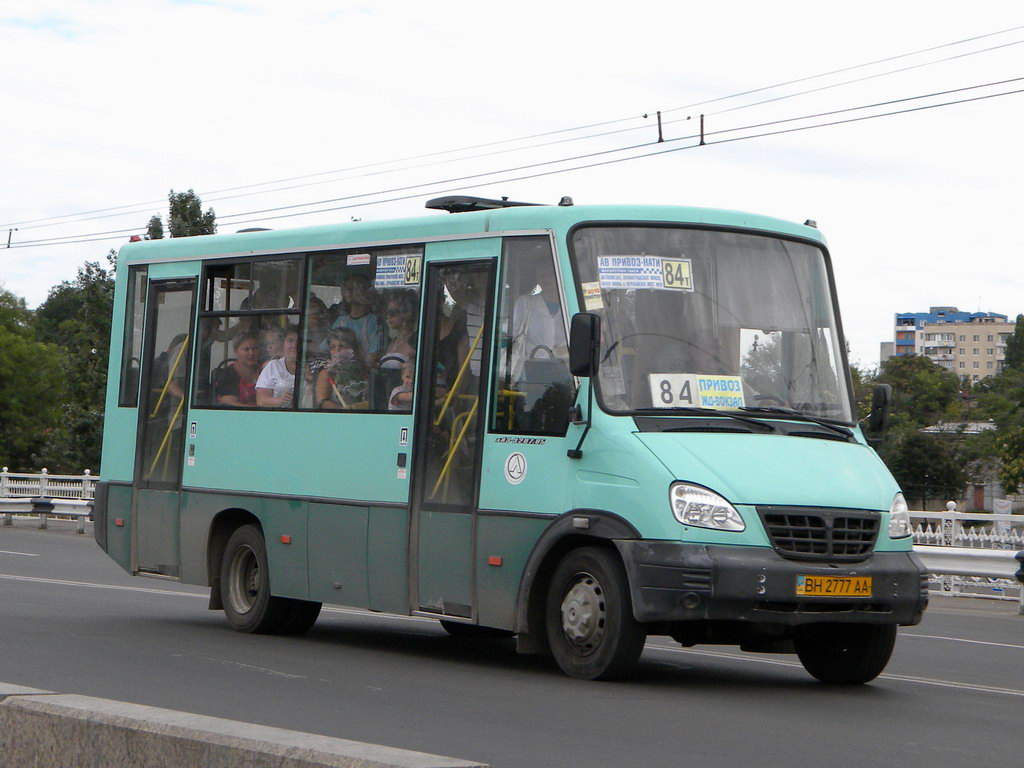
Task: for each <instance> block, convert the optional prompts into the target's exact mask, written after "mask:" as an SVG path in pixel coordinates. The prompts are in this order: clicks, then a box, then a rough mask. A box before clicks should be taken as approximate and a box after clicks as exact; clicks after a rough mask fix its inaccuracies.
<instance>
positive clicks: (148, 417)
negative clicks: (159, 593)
mask: <svg viewBox="0 0 1024 768" xmlns="http://www.w3.org/2000/svg"><path fill="white" fill-rule="evenodd" d="M195 286H196V281H195V280H194V279H187V280H162V281H151V282H150V287H149V301H148V304H147V306H148V307H149V312H148V315H147V317H146V333H145V339H146V348H145V352H144V359H143V369H142V370H143V375H144V383H143V387H142V392H141V395H140V398H139V424H138V432H137V435H136V447H135V473H134V482H133V484H132V487H133V489H132V531H133V534H134V541H133V546H132V557H131V570H132V572H133V573H138V572H140V571H141V572H144V573H153V574H162V575H165V576H172V577H177V576H178V575H179V564H180V559H179V549H178V501H179V497H180V495H181V465H182V447H183V444H184V438H185V421H186V416H187V403H186V393H187V391H188V381H189V377H188V368H189V360H190V359H191V357H192V350H191V348H190V347H191V344H190V342H191V332H192V326H193V322H192V318H193V315H194V311H195V306H194V305H195V302H194V298H195Z"/></svg>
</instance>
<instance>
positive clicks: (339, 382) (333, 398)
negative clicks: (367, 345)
mask: <svg viewBox="0 0 1024 768" xmlns="http://www.w3.org/2000/svg"><path fill="white" fill-rule="evenodd" d="M328 345H329V349H330V353H331V357H330V360H329V361H328V362H327V366H326V367H325V368H323V369H321V370H320V371H319V372H318V373H317V375H316V402H317V407H318V408H328V409H334V410H349V409H354V408H365V407H366V387H367V379H368V375H367V374H368V369H367V367H366V362H365V358H364V357H363V350H362V348H361V347H360V344H359V339H357V338H356V334H355V333H354V332H353V331H352V330H350V329H348V328H336V329H335V330H333V331H331V333H330V336H329V337H328Z"/></svg>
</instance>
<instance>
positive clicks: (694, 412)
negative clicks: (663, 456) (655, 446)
mask: <svg viewBox="0 0 1024 768" xmlns="http://www.w3.org/2000/svg"><path fill="white" fill-rule="evenodd" d="M638 411H639V412H641V413H644V414H648V413H651V414H657V415H658V416H678V415H679V414H682V415H684V416H717V417H719V418H726V419H733V420H735V421H742V422H743V423H744V424H750V425H752V426H755V427H760V428H761V429H762V430H764V431H766V432H775V431H776V429H775V427H773V426H772V425H771V424H769V423H768V422H766V421H761V420H760V419H752V418H750V417H748V416H740V415H739V414H736V413H730V412H729V411H720V410H718V409H717V408H698V407H696V406H691V407H683V408H640V409H638ZM664 431H665V432H672V431H673V430H671V429H666V430H664Z"/></svg>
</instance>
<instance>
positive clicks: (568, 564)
mask: <svg viewBox="0 0 1024 768" xmlns="http://www.w3.org/2000/svg"><path fill="white" fill-rule="evenodd" d="M545 621H546V624H547V634H548V644H549V645H550V647H551V653H552V655H553V656H554V657H555V661H556V662H558V666H559V667H561V668H562V671H563V672H565V674H567V675H568V676H569V677H576V678H580V679H583V680H610V679H612V678H615V677H621V676H622V675H623V674H625V673H626V672H628V671H629V670H630V669H631V668H632V667H633V665H634V664H635V663H636V660H637V659H638V658H640V653H641V652H642V651H643V649H644V641H645V639H646V637H647V633H646V631H645V629H644V627H643V625H642V624H640V623H639V622H637V621H636V619H635V618H633V603H632V600H631V599H630V595H629V582H628V581H627V579H626V572H625V569H624V568H623V566H622V562H621V561H620V560H619V558H618V556H617V555H616V553H615V552H614V551H612V550H608V549H604V548H601V547H584V548H581V549H574V550H573V551H571V552H569V553H568V554H567V555H566V556H565V557H564V558H562V561H561V562H560V563H559V564H558V567H556V568H555V571H554V573H553V574H552V576H551V584H550V587H549V589H548V595H547V604H546V606H545Z"/></svg>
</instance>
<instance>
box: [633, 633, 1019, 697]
mask: <svg viewBox="0 0 1024 768" xmlns="http://www.w3.org/2000/svg"><path fill="white" fill-rule="evenodd" d="M649 648H650V649H651V650H655V651H667V652H669V653H683V654H691V655H694V656H711V657H713V658H718V659H729V660H730V661H745V662H750V663H753V664H770V665H774V666H779V667H795V668H797V669H803V665H802V664H800V663H799V662H797V661H783V660H781V659H763V658H760V657H758V656H741V655H739V654H733V653H723V652H721V651H698V650H695V649H693V648H666V647H665V646H660V645H652V646H649ZM878 679H879V680H894V681H897V682H902V683H917V684H918V685H934V686H938V687H940V688H956V689H958V690H961V691H974V692H976V693H998V694H1002V695H1005V696H1021V697H1024V691H1022V690H1018V689H1016V688H997V687H995V686H991V685H975V684H973V683H960V682H957V681H955V680H936V679H934V678H930V677H914V676H912V675H893V674H881V675H879V676H878Z"/></svg>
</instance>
